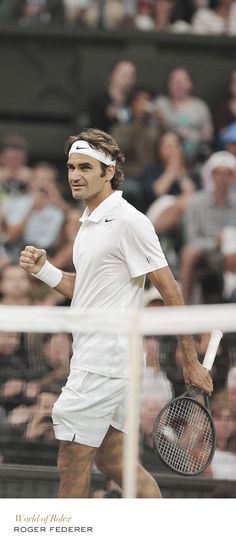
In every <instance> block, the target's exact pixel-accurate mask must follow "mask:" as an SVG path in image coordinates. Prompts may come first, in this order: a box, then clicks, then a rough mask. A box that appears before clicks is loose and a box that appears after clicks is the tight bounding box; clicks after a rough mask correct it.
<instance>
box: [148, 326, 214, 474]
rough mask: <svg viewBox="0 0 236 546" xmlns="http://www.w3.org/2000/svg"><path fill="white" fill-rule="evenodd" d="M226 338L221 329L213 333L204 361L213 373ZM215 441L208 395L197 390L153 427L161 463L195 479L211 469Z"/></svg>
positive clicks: (176, 402) (174, 402) (170, 405)
mask: <svg viewBox="0 0 236 546" xmlns="http://www.w3.org/2000/svg"><path fill="white" fill-rule="evenodd" d="M222 335H223V334H222V332H220V330H213V331H212V334H211V338H210V341H209V344H208V347H207V350H206V354H205V357H204V360H203V366H204V367H205V368H207V369H208V370H209V371H210V370H211V368H212V366H213V362H214V360H215V356H216V353H217V349H218V346H219V343H220V340H221V338H222ZM215 439H216V435H215V427H214V423H213V420H212V417H211V414H210V410H209V400H208V396H207V394H206V393H204V392H203V391H201V390H200V389H197V388H195V387H190V388H189V389H188V390H187V391H186V392H184V393H183V394H182V395H181V396H178V397H177V398H174V400H172V401H171V402H169V403H168V404H167V405H166V406H164V408H163V409H162V410H161V412H160V413H159V414H158V416H157V417H156V420H155V423H154V427H153V445H154V448H155V450H156V451H157V453H158V455H159V456H160V458H161V460H162V461H163V463H164V464H165V465H167V466H168V468H170V470H173V472H177V474H182V475H184V476H195V475H197V474H200V473H201V472H203V470H205V469H206V468H207V466H208V465H209V464H210V462H211V460H212V457H213V455H214V452H215Z"/></svg>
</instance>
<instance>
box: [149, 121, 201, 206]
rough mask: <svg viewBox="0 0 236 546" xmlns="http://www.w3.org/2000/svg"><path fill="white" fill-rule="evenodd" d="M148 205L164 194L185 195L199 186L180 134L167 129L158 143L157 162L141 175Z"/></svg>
mask: <svg viewBox="0 0 236 546" xmlns="http://www.w3.org/2000/svg"><path fill="white" fill-rule="evenodd" d="M141 182H142V185H143V190H144V195H145V197H146V207H147V208H148V207H149V206H150V205H151V204H152V203H153V202H154V201H155V200H156V199H158V200H159V199H160V198H161V197H162V196H163V195H174V196H179V195H185V196H188V195H190V194H191V193H192V192H194V191H195V190H196V188H197V186H198V179H197V177H196V175H193V174H191V169H190V168H189V167H188V166H187V163H186V159H185V156H184V153H183V148H182V141H181V138H180V137H179V136H178V134H176V133H174V132H171V131H167V132H166V133H164V134H163V135H162V136H161V137H160V139H159V140H158V141H157V143H156V162H155V163H154V162H153V164H152V165H151V164H149V166H147V167H146V169H145V170H144V171H143V173H142V176H141Z"/></svg>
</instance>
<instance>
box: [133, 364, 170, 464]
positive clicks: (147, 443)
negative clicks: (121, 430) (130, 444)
mask: <svg viewBox="0 0 236 546" xmlns="http://www.w3.org/2000/svg"><path fill="white" fill-rule="evenodd" d="M172 396H173V390H172V385H171V383H170V381H169V380H168V379H167V377H166V374H165V372H163V371H161V370H156V369H155V368H151V367H147V369H146V371H145V375H144V378H143V383H142V391H141V412H140V422H141V431H140V432H141V436H140V457H141V461H142V464H143V466H144V467H146V468H147V469H148V470H149V471H157V470H159V471H160V470H162V471H166V467H164V465H163V464H162V463H161V461H160V459H159V457H158V456H157V454H156V453H155V451H154V447H153V440H152V432H153V426H154V422H155V419H156V417H157V415H158V413H159V412H160V411H161V409H162V408H163V407H164V405H165V404H167V402H169V401H170V400H171V398H172Z"/></svg>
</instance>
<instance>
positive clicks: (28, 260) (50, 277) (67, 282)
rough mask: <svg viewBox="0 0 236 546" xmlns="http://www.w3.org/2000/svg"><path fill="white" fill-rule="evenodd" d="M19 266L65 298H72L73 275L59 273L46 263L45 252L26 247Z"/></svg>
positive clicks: (58, 270)
mask: <svg viewBox="0 0 236 546" xmlns="http://www.w3.org/2000/svg"><path fill="white" fill-rule="evenodd" d="M20 266H21V267H22V268H23V269H24V270H25V271H27V272H28V273H31V274H32V275H35V276H36V277H37V278H38V279H39V280H42V281H43V282H45V283H46V284H48V285H49V286H51V287H52V288H54V290H57V291H58V292H60V294H63V296H65V297H66V298H70V299H71V298H72V296H73V292H74V286H75V273H67V272H64V271H60V269H57V268H56V267H54V266H53V265H52V264H50V263H49V262H48V261H47V255H46V251H45V250H44V249H42V248H36V247H34V246H26V247H25V249H24V250H22V252H21V256H20Z"/></svg>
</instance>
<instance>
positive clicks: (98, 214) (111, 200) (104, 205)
mask: <svg viewBox="0 0 236 546" xmlns="http://www.w3.org/2000/svg"><path fill="white" fill-rule="evenodd" d="M121 198H122V191H120V190H116V191H114V192H113V193H111V195H109V197H107V198H106V199H104V201H102V202H101V203H100V205H98V206H97V207H96V209H94V210H93V212H91V214H89V209H88V207H86V209H85V211H84V213H83V215H82V216H81V218H80V222H85V220H89V221H90V222H95V223H96V222H99V220H101V218H103V217H104V216H105V215H106V214H107V213H108V212H110V211H111V209H113V208H114V207H115V206H116V205H117V204H118V203H119V201H120V200H121Z"/></svg>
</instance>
